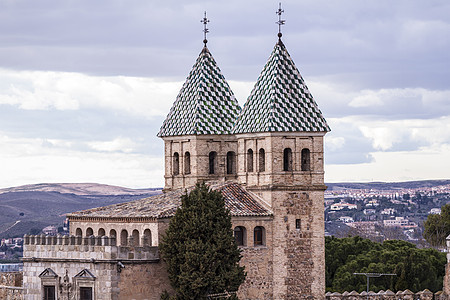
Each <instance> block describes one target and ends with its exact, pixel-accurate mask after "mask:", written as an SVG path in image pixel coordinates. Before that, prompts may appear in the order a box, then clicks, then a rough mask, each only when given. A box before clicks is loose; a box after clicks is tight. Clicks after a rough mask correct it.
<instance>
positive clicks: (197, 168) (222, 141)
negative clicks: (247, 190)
mask: <svg viewBox="0 0 450 300" xmlns="http://www.w3.org/2000/svg"><path fill="white" fill-rule="evenodd" d="M163 139H164V154H165V175H164V178H165V186H164V190H165V191H170V190H176V189H180V188H182V189H185V188H187V187H191V186H193V185H195V184H196V183H197V182H199V181H210V180H215V181H217V180H220V181H226V180H233V179H236V171H235V168H236V163H234V167H232V170H229V172H227V155H229V156H230V155H232V156H233V158H234V161H235V160H236V157H235V156H236V153H237V140H236V137H235V136H233V135H200V136H196V135H188V136H176V137H164V138H163ZM211 153H215V155H216V157H215V159H214V169H215V170H214V172H213V174H211V173H210V170H209V168H210V163H209V156H210V154H211Z"/></svg>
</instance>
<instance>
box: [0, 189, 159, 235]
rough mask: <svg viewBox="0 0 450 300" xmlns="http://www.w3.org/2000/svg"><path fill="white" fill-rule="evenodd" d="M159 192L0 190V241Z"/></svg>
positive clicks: (133, 190)
mask: <svg viewBox="0 0 450 300" xmlns="http://www.w3.org/2000/svg"><path fill="white" fill-rule="evenodd" d="M159 193H161V189H158V188H155V189H150V188H149V189H130V188H123V187H118V186H110V185H104V184H96V183H51V184H34V185H25V186H19V187H12V188H6V189H0V238H5V237H14V236H22V235H23V234H25V233H29V232H31V231H34V232H35V231H36V230H41V229H42V228H44V227H45V226H48V225H61V224H62V222H63V220H64V219H65V214H67V213H70V212H74V211H78V210H84V209H89V208H93V207H99V206H106V205H110V204H116V203H122V202H128V201H132V200H136V199H141V198H146V197H150V196H153V195H156V194H159Z"/></svg>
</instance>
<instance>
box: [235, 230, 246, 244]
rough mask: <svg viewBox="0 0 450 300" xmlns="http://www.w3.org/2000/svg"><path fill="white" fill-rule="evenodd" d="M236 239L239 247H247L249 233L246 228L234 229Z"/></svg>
mask: <svg viewBox="0 0 450 300" xmlns="http://www.w3.org/2000/svg"><path fill="white" fill-rule="evenodd" d="M234 238H235V240H236V244H237V245H238V246H245V244H246V240H247V232H246V230H245V227H242V226H237V227H236V228H234Z"/></svg>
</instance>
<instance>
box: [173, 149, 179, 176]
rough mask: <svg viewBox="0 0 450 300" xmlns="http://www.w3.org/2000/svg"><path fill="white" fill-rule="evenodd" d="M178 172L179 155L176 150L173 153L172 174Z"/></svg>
mask: <svg viewBox="0 0 450 300" xmlns="http://www.w3.org/2000/svg"><path fill="white" fill-rule="evenodd" d="M178 174H180V155H179V154H178V152H175V153H174V154H173V175H178Z"/></svg>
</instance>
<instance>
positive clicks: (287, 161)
mask: <svg viewBox="0 0 450 300" xmlns="http://www.w3.org/2000/svg"><path fill="white" fill-rule="evenodd" d="M283 171H292V150H291V148H286V149H284V151H283Z"/></svg>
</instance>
